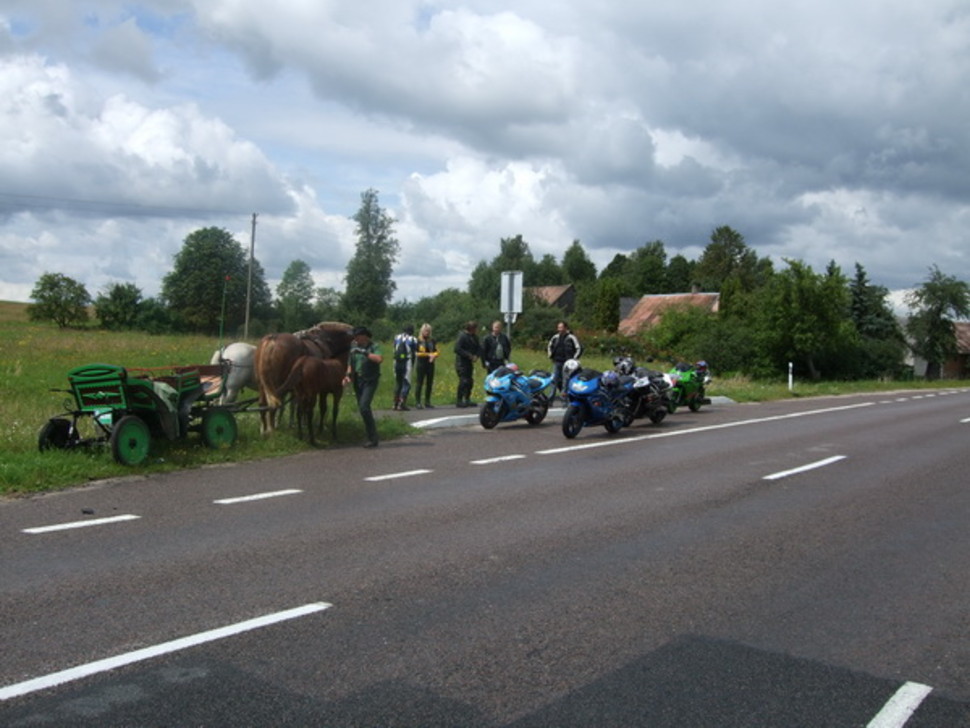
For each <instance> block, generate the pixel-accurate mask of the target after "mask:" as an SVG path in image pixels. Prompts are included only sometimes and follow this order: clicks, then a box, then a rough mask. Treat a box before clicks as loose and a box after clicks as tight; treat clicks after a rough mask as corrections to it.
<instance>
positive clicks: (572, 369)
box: [562, 359, 579, 382]
mask: <svg viewBox="0 0 970 728" xmlns="http://www.w3.org/2000/svg"><path fill="white" fill-rule="evenodd" d="M578 371H579V362H578V361H576V360H575V359H567V360H566V362H565V363H564V364H563V365H562V378H563V381H565V382H568V381H569V380H570V379H572V378H573V375H575V374H576V372H578Z"/></svg>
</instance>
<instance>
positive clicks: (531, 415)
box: [525, 400, 549, 425]
mask: <svg viewBox="0 0 970 728" xmlns="http://www.w3.org/2000/svg"><path fill="white" fill-rule="evenodd" d="M548 412H549V400H546V401H544V402H535V401H534V402H533V403H532V406H531V407H530V408H529V411H528V412H526V413H525V421H526V422H528V423H529V424H530V425H538V424H539V423H541V422H542V421H543V420H544V419H546V414H547V413H548Z"/></svg>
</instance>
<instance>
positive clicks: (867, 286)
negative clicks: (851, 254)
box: [849, 263, 905, 378]
mask: <svg viewBox="0 0 970 728" xmlns="http://www.w3.org/2000/svg"><path fill="white" fill-rule="evenodd" d="M849 294H850V296H851V302H850V306H849V315H850V317H851V318H852V322H853V323H854V324H855V328H856V331H857V332H858V334H859V349H858V352H857V354H858V363H857V371H856V372H855V375H856V376H858V377H860V378H870V377H878V376H883V375H885V374H894V373H896V372H898V371H899V369H900V365H901V364H902V360H903V354H904V353H905V340H904V339H903V334H902V330H901V329H900V327H899V324H898V323H897V321H896V316H895V315H894V314H893V310H892V308H891V307H890V306H889V304H888V303H887V297H888V295H889V291H888V289H886V288H884V287H883V286H874V285H872V284H871V283H869V279H868V276H867V275H866V270H865V268H863V267H862V266H861V265H859V263H856V264H855V278H853V279H852V281H850V283H849Z"/></svg>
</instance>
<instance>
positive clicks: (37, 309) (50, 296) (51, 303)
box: [27, 273, 91, 329]
mask: <svg viewBox="0 0 970 728" xmlns="http://www.w3.org/2000/svg"><path fill="white" fill-rule="evenodd" d="M30 297H31V298H32V299H33V300H34V301H36V303H33V304H31V305H30V306H28V307H27V316H28V318H30V320H31V321H53V322H54V323H55V324H57V325H58V326H59V327H61V328H62V329H63V328H67V327H68V326H77V325H79V324H83V323H84V322H85V321H87V320H88V310H87V307H88V306H90V305H91V295H90V294H89V293H88V291H87V289H86V288H85V287H84V284H83V283H79V282H78V281H76V280H74V279H73V278H69V277H68V276H66V275H64V274H62V273H44V275H42V276H41V277H40V278H39V279H38V281H37V283H36V284H35V285H34V290H32V291H31V292H30Z"/></svg>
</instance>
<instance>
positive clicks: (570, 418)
mask: <svg viewBox="0 0 970 728" xmlns="http://www.w3.org/2000/svg"><path fill="white" fill-rule="evenodd" d="M582 429H583V410H582V408H581V407H579V406H577V405H575V404H571V405H569V406H568V407H567V408H566V411H565V413H563V416H562V434H564V435H565V436H566V437H568V438H569V439H570V440H571V439H572V438H574V437H576V435H578V434H579V431H580V430H582Z"/></svg>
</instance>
